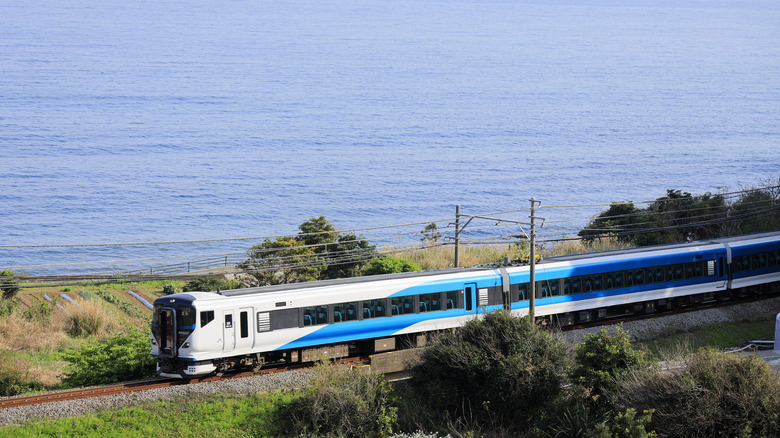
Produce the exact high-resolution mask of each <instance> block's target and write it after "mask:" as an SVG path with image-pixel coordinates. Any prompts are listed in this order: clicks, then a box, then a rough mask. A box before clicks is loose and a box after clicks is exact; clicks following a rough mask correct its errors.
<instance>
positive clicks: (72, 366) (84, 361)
mask: <svg viewBox="0 0 780 438" xmlns="http://www.w3.org/2000/svg"><path fill="white" fill-rule="evenodd" d="M149 351H150V345H149V335H148V334H147V333H146V332H142V331H141V330H139V329H131V330H129V331H128V332H127V333H121V334H117V335H114V336H112V337H110V338H108V339H105V340H98V339H92V340H91V341H89V342H87V343H85V344H84V345H83V346H82V347H81V348H77V349H71V350H68V351H67V352H65V353H64V354H63V358H64V359H65V360H66V361H67V362H69V366H68V371H67V373H66V374H67V375H66V377H65V378H64V379H63V384H64V385H65V386H67V387H82V386H90V385H102V384H107V383H114V382H121V381H127V380H135V379H142V378H146V377H152V376H154V373H155V360H154V357H152V356H151V355H150V354H149Z"/></svg>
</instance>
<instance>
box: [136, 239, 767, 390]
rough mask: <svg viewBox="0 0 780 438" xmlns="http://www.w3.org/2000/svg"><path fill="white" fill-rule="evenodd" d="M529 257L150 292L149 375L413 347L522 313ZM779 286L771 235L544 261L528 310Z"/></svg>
mask: <svg viewBox="0 0 780 438" xmlns="http://www.w3.org/2000/svg"><path fill="white" fill-rule="evenodd" d="M529 281H530V267H529V266H528V265H496V266H478V267H472V268H460V269H447V270H441V271H426V272H412V273H404V274H391V275H380V276H371V277H359V278H349V279H340V280H326V281H318V282H310V283H301V284H290V285H280V286H269V287H259V288H248V289H237V290H231V291H222V292H219V293H212V292H190V293H180V294H173V295H169V296H165V297H161V298H158V299H157V300H156V301H155V303H154V310H153V320H152V333H151V343H152V354H153V355H154V356H156V357H157V358H158V373H159V374H160V375H164V376H179V377H184V378H189V377H196V376H202V375H208V374H213V373H218V374H219V373H222V372H224V371H226V370H229V369H237V368H240V367H252V368H255V369H257V368H260V367H262V366H263V365H265V364H268V363H277V362H288V363H290V362H307V361H311V360H314V359H317V358H321V357H329V358H339V357H346V356H350V355H356V354H371V353H377V352H383V351H390V350H394V349H397V348H401V347H410V346H411V347H414V346H421V345H423V344H424V343H425V335H426V334H427V333H430V332H434V331H439V330H444V329H448V328H454V327H459V326H462V325H463V324H465V323H466V322H467V321H469V320H470V319H473V318H478V317H479V315H480V314H484V313H485V312H491V311H494V310H496V309H499V308H502V307H505V306H508V307H509V308H511V312H512V314H513V315H515V316H523V315H527V314H528V312H529V297H530V295H529V294H530V289H531V288H530V283H529ZM778 284H780V233H764V234H759V235H751V236H741V237H731V238H725V239H715V240H711V241H702V242H691V243H684V244H677V245H664V246H657V247H646V248H635V249H628V250H619V251H608V252H602V253H591V254H580V255H575V256H565V257H556V258H548V259H546V260H544V261H543V262H540V263H537V264H536V270H535V290H536V297H535V304H536V309H535V313H536V315H537V316H539V317H541V318H542V319H543V320H545V321H547V322H549V323H553V324H558V325H561V326H567V325H572V324H577V323H583V322H591V321H597V320H601V319H606V318H615V317H619V316H622V315H628V314H644V313H651V312H656V311H663V310H673V309H677V308H680V307H684V306H689V305H695V304H697V303H700V302H702V301H706V300H719V299H728V298H731V297H733V296H734V292H735V291H739V295H743V294H746V293H754V292H757V291H759V292H763V291H766V290H770V291H773V292H777V285H778Z"/></svg>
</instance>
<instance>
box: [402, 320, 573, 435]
mask: <svg viewBox="0 0 780 438" xmlns="http://www.w3.org/2000/svg"><path fill="white" fill-rule="evenodd" d="M569 369H570V361H569V354H568V352H567V347H566V345H565V343H564V342H563V341H562V340H561V339H559V338H557V337H554V336H552V335H551V334H550V333H548V332H546V331H543V330H540V329H537V328H536V326H535V325H533V324H532V323H531V320H530V319H529V318H528V317H525V318H514V317H512V316H511V315H510V314H509V313H508V312H506V311H498V312H493V313H489V314H487V315H485V317H484V319H476V320H472V321H470V322H468V323H466V325H464V326H463V327H462V328H461V329H459V330H458V331H456V332H454V333H446V334H444V335H442V336H440V337H439V338H436V339H435V340H434V341H433V342H432V344H431V345H430V346H429V347H427V348H426V349H425V350H424V351H423V352H422V354H421V361H420V363H419V364H418V365H417V366H415V367H414V368H413V369H412V375H413V378H414V381H415V386H414V390H415V392H416V393H417V394H418V396H419V397H420V399H421V400H422V402H423V403H424V404H425V406H424V407H423V409H428V410H429V411H430V412H431V413H432V415H434V416H436V417H438V418H449V419H451V420H452V419H457V418H462V417H464V416H466V417H469V418H473V419H474V420H473V421H474V422H475V423H476V424H475V426H477V427H496V426H498V427H499V428H504V429H505V430H509V431H512V430H514V431H515V432H517V431H521V430H527V429H528V428H530V427H531V426H533V425H534V424H535V423H536V421H537V419H538V418H539V417H540V415H541V414H542V413H543V412H544V411H545V409H547V408H548V407H549V404H550V403H552V402H553V401H554V400H556V399H557V398H558V397H559V396H560V395H561V394H562V391H563V389H562V388H563V384H564V383H565V381H566V376H567V374H568V371H569Z"/></svg>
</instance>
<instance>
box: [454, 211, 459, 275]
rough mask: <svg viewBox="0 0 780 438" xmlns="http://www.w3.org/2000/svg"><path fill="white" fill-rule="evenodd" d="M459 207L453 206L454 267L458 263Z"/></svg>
mask: <svg viewBox="0 0 780 438" xmlns="http://www.w3.org/2000/svg"><path fill="white" fill-rule="evenodd" d="M459 251H460V205H456V206H455V267H456V268H457V267H458V264H459V263H460V254H459Z"/></svg>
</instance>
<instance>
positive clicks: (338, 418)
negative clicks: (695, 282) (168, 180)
mask: <svg viewBox="0 0 780 438" xmlns="http://www.w3.org/2000/svg"><path fill="white" fill-rule="evenodd" d="M120 344H121V343H120ZM116 345H118V344H116ZM126 345H129V344H126ZM88 355H91V354H86V353H85V356H88ZM102 355H103V352H100V351H98V352H96V353H95V356H97V357H102ZM671 359H674V360H675V363H676V364H677V363H679V364H680V365H679V366H675V367H674V368H672V369H664V368H663V367H662V366H661V365H660V364H659V363H657V362H655V361H654V360H650V359H647V358H646V357H645V355H644V354H642V353H641V352H639V351H638V350H637V349H636V348H635V347H634V346H632V345H631V344H630V343H629V342H628V335H627V333H626V332H625V331H623V330H622V329H621V328H617V329H614V330H607V329H602V330H601V331H599V332H597V333H595V334H592V335H588V336H586V337H585V338H584V339H583V342H582V343H580V344H578V345H577V346H576V347H575V348H574V349H572V347H570V346H569V345H567V344H566V343H564V342H562V341H561V340H560V339H559V338H557V335H555V334H553V333H550V332H546V331H542V330H541V329H539V328H536V327H535V326H534V325H532V324H530V322H529V320H528V319H527V318H525V319H515V318H512V317H510V316H509V315H508V314H506V313H505V312H497V313H493V314H490V315H486V317H485V318H484V319H483V320H475V321H472V322H470V323H468V324H467V325H466V326H465V327H464V329H463V330H460V331H455V332H447V333H444V334H442V335H441V336H438V337H435V338H434V339H432V342H431V345H430V346H429V347H428V349H427V350H425V352H424V353H423V354H422V357H421V362H420V363H419V365H417V366H416V367H415V368H414V370H413V376H414V380H413V381H411V383H409V382H407V383H403V382H401V383H398V384H390V383H388V382H386V381H385V379H384V378H383V377H381V376H379V375H376V374H372V373H370V372H367V371H365V370H363V369H360V368H354V369H350V368H347V367H331V366H321V367H319V368H318V369H317V370H316V372H315V378H314V379H313V380H311V381H310V383H308V384H307V385H306V387H305V388H303V389H302V390H295V391H291V392H283V393H271V394H255V395H249V396H238V395H220V396H209V397H205V396H203V397H192V396H188V397H187V398H186V399H176V400H170V401H159V402H155V403H150V404H146V405H140V406H136V407H131V408H124V409H119V410H111V411H107V412H104V413H99V414H91V415H87V416H84V417H80V418H74V419H62V420H33V421H32V424H30V425H28V426H23V427H19V428H16V427H12V428H10V429H8V431H9V433H13V434H14V435H19V436H37V435H57V436H60V435H66V436H70V435H74V434H76V435H79V436H106V435H112V436H115V435H120V434H125V435H133V436H141V435H144V434H148V433H152V434H154V435H155V436H157V435H158V434H159V433H162V434H163V436H203V435H207V436H212V435H214V434H217V435H220V436H222V435H238V436H325V437H337V436H338V437H342V436H343V437H387V436H397V437H434V436H440V435H438V434H450V436H458V437H465V436H470V437H510V436H511V437H520V438H523V437H527V438H537V437H538V438H543V437H583V438H588V437H593V438H610V437H611V438H623V437H625V438H628V437H632V438H641V437H653V436H669V437H713V436H722V437H745V438H747V437H761V436H766V437H769V436H778V434H779V433H780V430H778V424H780V382H779V381H778V376H777V375H775V374H774V373H772V372H771V371H770V370H769V368H768V366H767V365H766V364H765V363H764V362H763V361H761V360H758V359H755V358H749V357H748V358H741V357H737V356H730V355H726V354H723V353H717V352H715V351H713V350H707V349H704V350H700V351H698V352H694V353H686V354H685V355H682V356H679V357H674V358H671ZM96 360H97V362H96V363H94V364H91V365H90V367H97V368H98V369H99V368H100V363H99V362H100V361H103V362H106V361H109V360H108V359H106V358H103V359H96ZM160 424H165V425H166V427H165V428H163V429H160V428H159V425H160ZM11 431H13V432H11ZM420 431H426V432H420Z"/></svg>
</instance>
